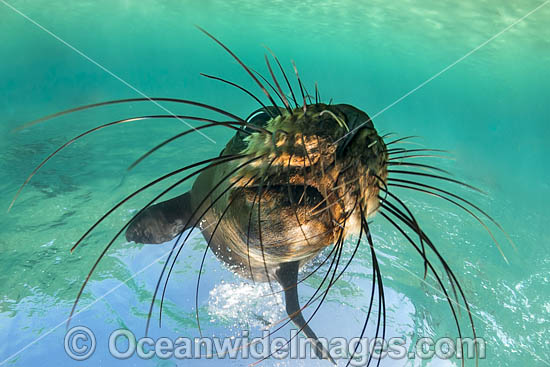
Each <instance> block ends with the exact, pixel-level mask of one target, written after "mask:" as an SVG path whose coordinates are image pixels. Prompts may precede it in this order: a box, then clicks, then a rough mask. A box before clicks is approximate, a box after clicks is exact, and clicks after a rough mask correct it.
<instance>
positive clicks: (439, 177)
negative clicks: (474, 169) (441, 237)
mask: <svg viewBox="0 0 550 367" xmlns="http://www.w3.org/2000/svg"><path fill="white" fill-rule="evenodd" d="M388 173H399V174H404V175H415V176H422V177H429V178H435V179H438V180H443V181H448V182H452V183H455V184H458V185H460V186H464V187H467V188H469V189H471V190H474V191H477V192H479V193H480V194H483V195H487V193H485V192H484V191H482V190H481V189H478V188H477V187H475V186H472V185H469V184H467V183H465V182H462V181H458V180H455V179H453V178H449V177H444V176H438V175H432V174H431V173H423V172H412V171H402V170H388ZM389 179H391V178H389Z"/></svg>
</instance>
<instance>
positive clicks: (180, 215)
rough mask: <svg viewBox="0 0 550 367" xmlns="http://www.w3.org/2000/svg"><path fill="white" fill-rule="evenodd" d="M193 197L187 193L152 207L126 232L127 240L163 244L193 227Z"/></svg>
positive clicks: (136, 219)
mask: <svg viewBox="0 0 550 367" xmlns="http://www.w3.org/2000/svg"><path fill="white" fill-rule="evenodd" d="M192 213H193V210H192V207H191V195H190V194H189V192H186V193H185V194H183V195H180V196H177V197H175V198H173V199H170V200H167V201H163V202H162V203H158V204H155V205H152V206H150V207H148V208H147V209H145V210H144V211H143V212H142V213H141V214H140V215H138V216H137V217H136V218H135V219H134V220H132V222H131V223H130V226H129V227H128V229H127V230H126V239H127V240H128V241H134V242H137V243H163V242H166V241H170V240H171V239H172V238H174V237H176V236H177V235H178V234H179V233H180V232H182V231H184V230H186V229H187V228H190V227H192V226H193V224H194V223H193V221H192V220H190V219H191V214H192Z"/></svg>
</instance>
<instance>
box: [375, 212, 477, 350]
mask: <svg viewBox="0 0 550 367" xmlns="http://www.w3.org/2000/svg"><path fill="white" fill-rule="evenodd" d="M385 209H386V210H387V211H388V212H389V213H391V214H393V215H394V216H396V217H397V218H399V219H400V220H401V221H403V222H404V223H406V222H405V221H404V219H403V218H401V217H400V216H399V215H397V214H396V213H394V212H393V211H392V210H391V209H389V208H385ZM379 213H380V215H382V217H384V218H385V219H386V220H387V221H388V222H389V223H390V224H391V225H393V226H394V227H395V228H396V229H397V230H398V231H399V232H400V233H401V234H402V235H403V237H405V239H406V240H407V241H408V242H409V243H410V244H411V245H412V246H413V247H414V249H415V250H416V251H417V252H418V253H419V254H420V255H421V256H423V255H422V251H421V250H420V249H419V248H418V246H417V245H416V243H414V241H413V240H412V239H411V238H410V237H409V236H408V235H407V233H406V232H405V231H404V230H403V229H402V228H401V227H400V226H399V225H398V224H397V223H396V222H395V221H394V220H392V219H391V218H390V217H389V216H388V215H386V213H384V212H383V211H380V212H379ZM427 243H428V244H431V242H428V241H427ZM431 245H432V246H433V244H431ZM432 246H431V248H432V250H434V252H436V254H439V252H437V250H436V249H435V247H432ZM438 257H439V258H440V261H442V263H443V259H442V258H441V257H440V255H438ZM424 260H425V261H426V263H427V264H428V267H429V268H430V270H431V271H432V274H433V275H434V277H435V278H436V281H437V283H438V284H439V286H440V287H441V290H442V291H443V294H444V295H445V298H446V299H447V303H448V304H449V307H450V308H451V313H452V314H453V318H454V320H455V324H456V328H457V331H458V335H459V338H462V329H461V328H460V323H459V321H458V316H457V313H456V311H455V308H454V306H453V304H452V302H451V298H450V296H449V293H448V292H447V289H446V287H445V285H444V284H443V281H442V280H441V278H440V277H439V274H438V273H437V271H436V270H435V268H434V267H433V265H432V264H431V262H430V261H428V260H427V259H426V258H424ZM443 266H444V267H445V268H448V266H447V265H446V262H445V263H443ZM449 270H450V269H449ZM451 274H452V272H451ZM457 286H458V287H460V284H458V283H457ZM459 289H460V288H459ZM462 296H463V300H464V303H465V305H466V307H467V309H469V308H468V306H467V304H468V303H467V301H466V299H465V297H464V295H462ZM457 304H458V303H457ZM468 312H469V311H468ZM472 322H473V321H472ZM472 330H473V333H474V338H475V328H474V326H473V323H472ZM462 347H463V346H462V345H461V348H462Z"/></svg>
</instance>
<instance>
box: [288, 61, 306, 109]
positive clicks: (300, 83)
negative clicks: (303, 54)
mask: <svg viewBox="0 0 550 367" xmlns="http://www.w3.org/2000/svg"><path fill="white" fill-rule="evenodd" d="M291 62H292V67H293V68H294V74H296V80H298V86H300V93H302V99H303V100H304V103H303V105H302V109H303V110H304V113H305V112H306V111H307V103H306V96H305V94H304V86H303V85H302V81H301V80H300V75H298V68H297V67H296V64H295V63H294V60H291Z"/></svg>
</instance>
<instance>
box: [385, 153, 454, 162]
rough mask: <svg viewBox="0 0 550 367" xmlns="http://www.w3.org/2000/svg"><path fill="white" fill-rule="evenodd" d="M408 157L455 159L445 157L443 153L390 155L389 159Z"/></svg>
mask: <svg viewBox="0 0 550 367" xmlns="http://www.w3.org/2000/svg"><path fill="white" fill-rule="evenodd" d="M408 158H441V159H448V160H451V161H453V160H455V159H454V158H451V157H447V156H444V155H437V154H411V155H404V156H399V157H394V156H390V159H389V161H395V160H398V159H408Z"/></svg>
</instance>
